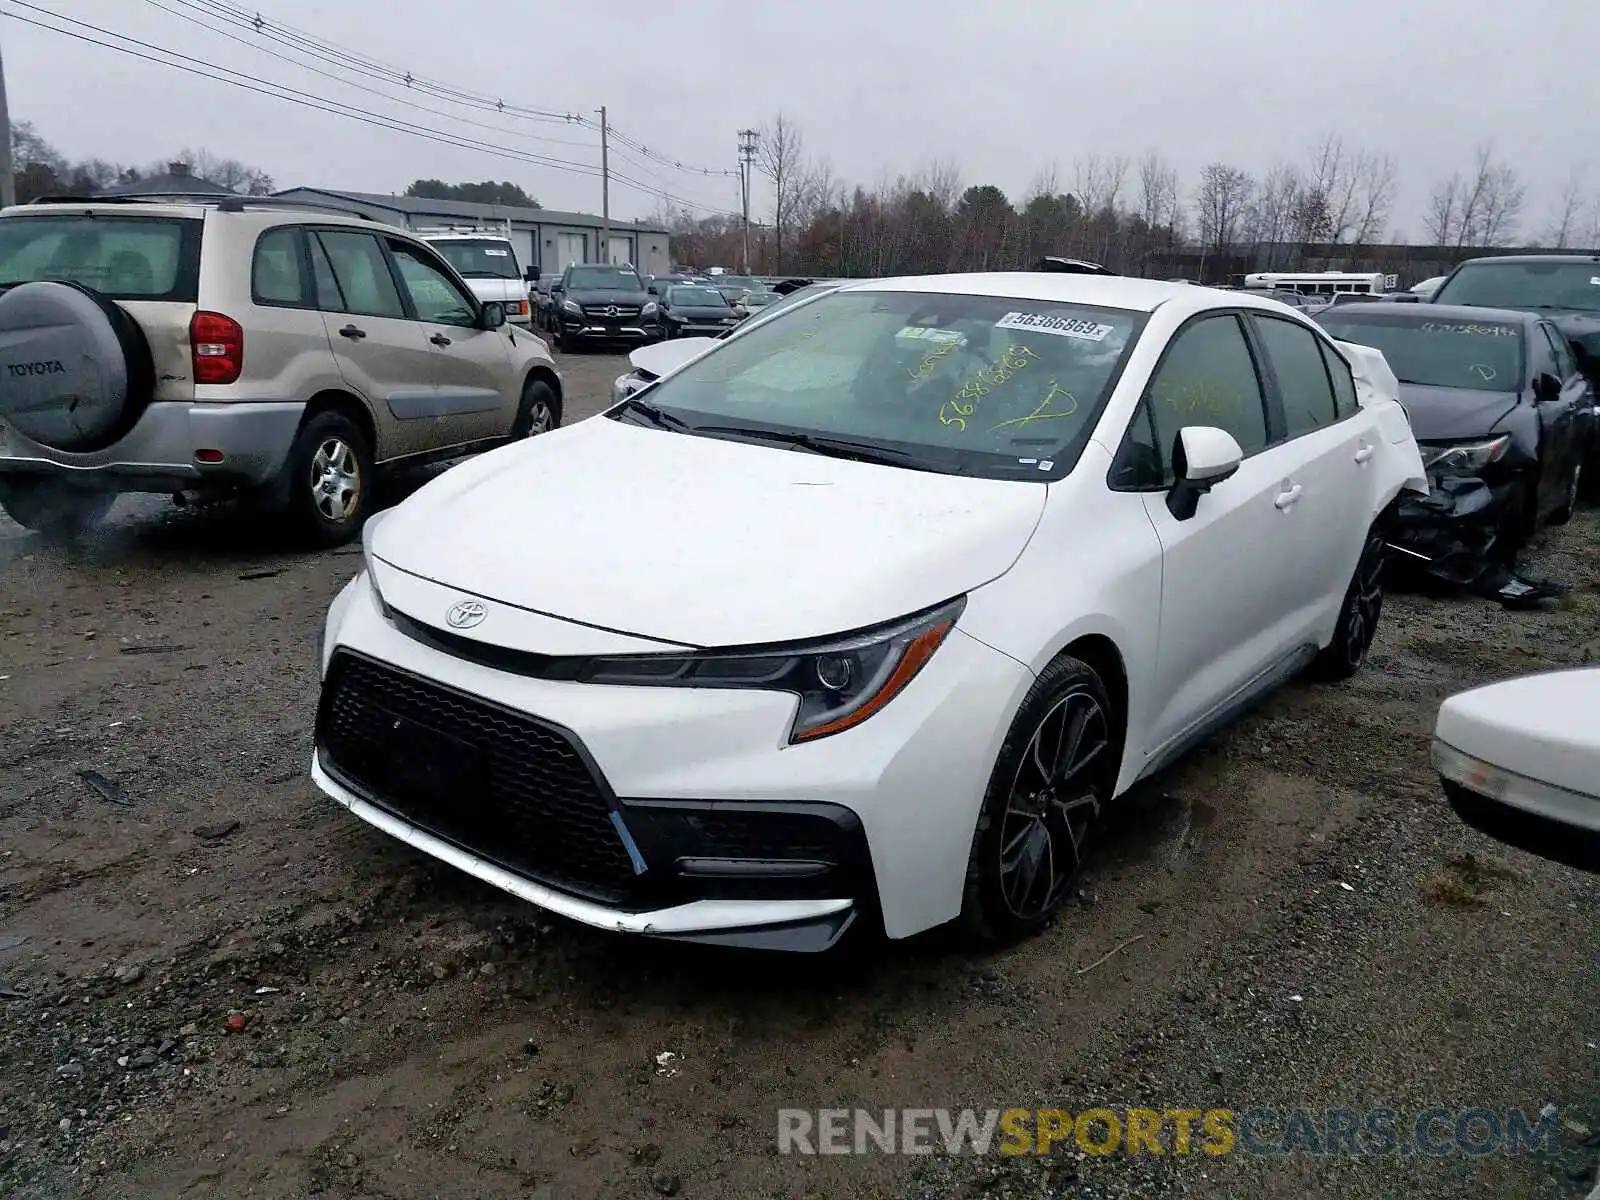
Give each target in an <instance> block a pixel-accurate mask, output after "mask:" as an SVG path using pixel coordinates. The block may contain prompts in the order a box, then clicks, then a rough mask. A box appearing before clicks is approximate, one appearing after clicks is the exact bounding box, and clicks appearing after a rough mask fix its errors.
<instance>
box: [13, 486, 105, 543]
mask: <svg viewBox="0 0 1600 1200" xmlns="http://www.w3.org/2000/svg"><path fill="white" fill-rule="evenodd" d="M116 499H117V497H116V494H115V493H114V492H91V491H85V490H84V489H82V488H75V487H73V486H71V485H70V484H66V483H62V482H61V481H60V480H57V479H49V478H45V477H39V478H30V477H28V476H19V475H11V476H6V477H3V478H0V508H3V509H5V511H6V512H7V514H9V515H10V517H11V519H12V520H13V521H15V522H16V523H17V524H18V525H21V526H22V527H23V528H24V529H31V530H33V531H34V532H35V533H38V534H41V535H42V536H44V537H46V538H50V539H52V540H57V539H59V540H70V539H72V538H75V537H78V536H79V535H80V534H83V533H85V532H87V531H88V530H90V529H92V528H93V527H94V526H95V525H96V524H97V523H98V522H99V521H100V518H101V517H103V516H105V515H106V512H107V511H108V510H109V509H110V508H111V506H112V504H114V503H115V502H116Z"/></svg>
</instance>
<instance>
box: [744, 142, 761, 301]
mask: <svg viewBox="0 0 1600 1200" xmlns="http://www.w3.org/2000/svg"><path fill="white" fill-rule="evenodd" d="M760 136H761V135H760V134H759V133H757V132H756V131H755V130H754V129H741V130H739V195H740V198H741V199H742V200H743V202H744V264H743V266H742V267H741V270H743V272H744V273H745V274H746V275H748V274H750V167H751V165H752V164H753V163H754V162H755V161H756V140H757V139H758V138H759V137H760Z"/></svg>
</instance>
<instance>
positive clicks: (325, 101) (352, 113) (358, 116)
mask: <svg viewBox="0 0 1600 1200" xmlns="http://www.w3.org/2000/svg"><path fill="white" fill-rule="evenodd" d="M7 2H8V3H10V4H13V5H16V6H19V7H22V8H27V9H29V10H31V11H33V12H37V13H40V14H42V15H44V16H46V17H49V18H51V19H53V20H57V21H63V22H66V23H67V24H69V25H76V26H78V27H80V28H82V29H89V30H92V31H93V32H94V33H98V34H101V35H103V36H104V37H108V38H115V39H118V40H119V41H123V42H127V43H130V45H126V46H124V45H117V44H115V43H114V42H108V41H102V40H101V39H100V38H96V37H91V36H89V35H87V34H83V33H78V32H75V31H73V30H71V29H62V28H60V27H58V26H55V25H49V24H46V23H45V22H43V21H39V20H36V19H34V18H31V17H26V16H23V15H22V14H21V13H18V12H15V11H12V12H9V13H7V12H5V10H4V9H0V13H3V14H4V15H8V16H10V17H11V18H12V19H13V20H16V21H20V22H22V23H23V24H25V25H32V26H35V27H36V28H39V29H44V30H48V31H49V32H51V33H57V34H61V35H62V36H64V37H69V38H72V39H74V40H76V41H81V42H87V43H90V44H92V45H96V46H100V47H103V48H104V49H107V50H115V51H117V52H118V53H121V54H126V55H129V56H131V57H133V58H138V59H142V60H144V61H146V62H151V63H155V64H156V65H158V66H163V67H170V68H173V69H175V70H179V71H184V72H186V73H188V74H191V75H198V76H201V77H202V78H206V79H211V80H215V81H216V82H218V83H226V84H229V85H230V86H232V87H236V88H240V89H242V90H244V91H248V92H255V93H257V94H259V95H263V96H268V97H271V98H272V99H275V100H286V101H288V102H289V103H291V104H298V105H300V106H301V107H304V108H310V109H314V110H317V111H319V112H325V113H330V114H332V115H334V116H339V117H345V118H346V119H349V120H354V121H359V122H361V123H363V124H367V125H372V126H375V127H377V128H380V129H387V130H391V131H394V132H397V133H407V134H411V135H412V136H414V137H419V138H423V139H425V140H427V141H432V142H437V143H440V144H442V145H447V146H453V147H456V148H458V149H464V150H475V151H478V152H480V153H484V154H489V155H493V156H495V157H498V158H505V159H509V160H511V161H514V162H523V163H529V164H531V165H534V166H542V167H549V168H551V169H553V170H558V171H566V172H569V173H572V174H579V175H587V176H590V177H597V176H599V175H601V171H600V170H599V169H597V168H596V167H595V166H594V165H592V164H590V163H578V162H572V161H570V160H567V159H558V158H553V157H550V156H548V155H541V154H534V153H532V152H531V151H525V150H512V149H505V148H502V147H499V146H495V145H493V144H491V143H489V142H484V141H480V140H478V139H475V138H468V137H465V136H464V135H458V134H452V133H448V132H444V131H440V130H436V129H430V128H428V127H426V126H423V125H418V124H416V123H414V122H410V121H405V120H402V119H400V118H398V117H394V116H391V115H389V114H387V113H379V112H374V111H372V110H370V109H363V108H358V107H356V106H354V105H351V104H346V103H344V102H343V101H338V100H331V99H329V98H327V97H324V96H318V95H314V94H313V93H309V92H304V91H301V90H300V89H297V88H291V87H288V86H286V85H284V84H279V83H274V82H272V81H271V80H266V79H254V78H253V77H250V76H245V75H244V74H243V73H242V72H239V71H234V70H232V69H230V68H227V67H217V66H213V65H212V64H209V63H206V62H205V61H204V60H202V59H197V58H194V57H192V56H190V55H186V54H180V53H178V52H177V51H173V50H168V49H166V48H165V47H162V46H157V45H154V44H152V43H149V42H144V41H141V40H139V39H138V38H133V37H129V36H128V35H126V34H121V33H116V32H114V31H112V30H108V29H103V28H101V27H100V26H98V25H93V24H91V23H89V22H87V21H79V20H75V19H74V18H72V17H66V16H62V15H61V14H59V13H54V12H51V11H50V10H48V9H44V8H41V7H39V6H38V5H36V4H31V3H28V0H7ZM130 46H138V47H142V48H143V50H145V51H151V52H153V53H143V52H141V51H140V50H135V49H132V48H130ZM158 54H159V55H166V56H167V58H158V57H156V55H158ZM169 59H178V60H182V61H176V62H174V61H169ZM187 64H199V65H187ZM216 72H223V73H222V74H217V73H216ZM229 76H235V77H236V78H229ZM453 119H459V118H453ZM611 178H612V179H613V180H615V181H616V182H618V183H621V184H623V185H624V186H627V187H629V188H631V189H633V190H634V191H637V192H641V193H643V194H644V195H647V196H653V197H656V198H659V199H663V200H667V201H669V202H671V203H674V204H678V205H681V206H683V207H686V208H692V209H698V210H700V211H703V212H713V213H714V212H720V211H722V210H721V209H718V208H715V207H713V206H710V205H704V204H700V203H698V202H696V201H693V200H689V199H686V198H685V197H682V196H677V195H674V194H672V193H670V192H666V191H663V190H661V189H659V188H653V187H651V186H649V185H648V184H645V183H641V182H640V181H639V180H637V179H633V178H631V177H629V176H625V175H619V174H616V173H614V172H613V173H611Z"/></svg>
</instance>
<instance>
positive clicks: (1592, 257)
mask: <svg viewBox="0 0 1600 1200" xmlns="http://www.w3.org/2000/svg"><path fill="white" fill-rule="evenodd" d="M1597 262H1600V254H1490V255H1486V256H1485V257H1483V258H1469V259H1467V260H1466V261H1464V262H1461V263H1458V264H1457V266H1456V269H1457V270H1460V269H1461V268H1462V267H1476V266H1480V265H1482V264H1483V263H1597ZM1438 278H1440V279H1443V278H1445V277H1444V276H1442V275H1441V276H1438ZM1424 282H1426V281H1424Z"/></svg>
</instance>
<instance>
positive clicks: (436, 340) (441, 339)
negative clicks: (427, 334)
mask: <svg viewBox="0 0 1600 1200" xmlns="http://www.w3.org/2000/svg"><path fill="white" fill-rule="evenodd" d="M428 340H429V341H430V342H432V343H433V344H434V345H435V346H448V345H449V344H450V339H449V338H447V337H445V335H444V334H442V333H436V334H434V335H433V336H432V337H431V338H429V339H428Z"/></svg>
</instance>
